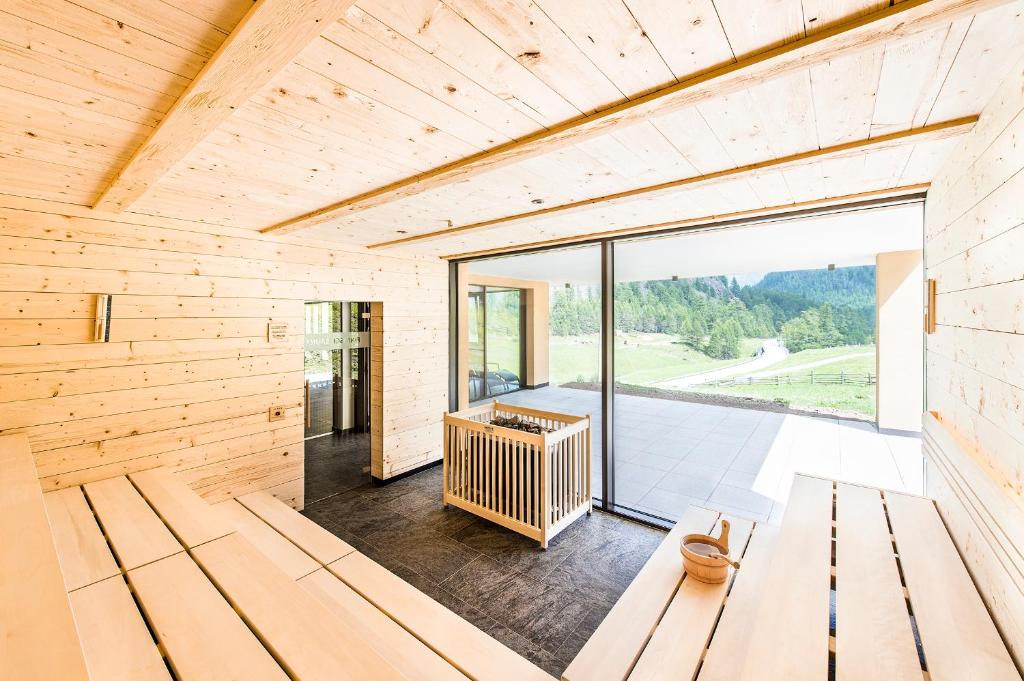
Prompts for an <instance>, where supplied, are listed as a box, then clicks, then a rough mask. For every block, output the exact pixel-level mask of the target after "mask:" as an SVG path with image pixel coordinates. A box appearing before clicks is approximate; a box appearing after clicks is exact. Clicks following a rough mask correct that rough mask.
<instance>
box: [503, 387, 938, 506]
mask: <svg viewBox="0 0 1024 681" xmlns="http://www.w3.org/2000/svg"><path fill="white" fill-rule="evenodd" d="M498 399H499V401H501V402H505V403H508V404H519V405H523V406H530V407H534V408H537V409H544V410H547V411H555V412H564V413H581V414H584V413H589V414H597V415H598V416H596V417H595V418H594V434H593V436H592V439H591V447H592V452H593V457H594V459H593V473H592V478H591V484H592V485H593V489H594V490H597V492H595V494H596V495H597V496H600V491H599V490H601V478H602V470H601V461H602V457H601V438H600V431H601V420H600V416H599V415H600V411H601V409H600V401H601V396H600V394H599V393H597V392H593V391H589V390H576V389H572V388H560V387H546V388H540V389H538V390H534V391H524V392H517V393H512V394H509V395H505V396H503V397H501V398H498ZM617 400H618V401H619V404H617V405H616V411H617V416H618V417H619V418H622V419H623V420H625V421H628V425H626V426H622V427H620V430H619V431H618V437H620V438H621V441H620V442H619V443H616V462H615V487H614V494H615V496H614V503H615V504H616V505H618V506H622V507H624V508H626V509H630V510H633V511H638V512H639V513H642V514H646V515H649V516H652V517H653V518H656V519H663V520H667V521H670V522H675V521H677V520H678V519H679V518H680V517H681V516H682V514H683V513H684V512H685V511H686V509H687V508H688V507H689V506H690V505H692V504H697V505H699V506H704V507H707V508H713V509H716V510H719V511H722V512H727V513H732V514H735V515H738V516H741V517H745V518H751V519H754V520H761V521H768V522H773V523H778V522H780V521H781V519H782V515H783V512H784V511H785V507H786V501H787V499H788V498H789V490H790V485H791V484H792V480H793V475H794V474H796V473H805V474H810V475H815V476H819V477H822V478H828V479H831V480H843V481H847V482H854V483H858V484H863V485H869V486H871V487H881V488H884V489H891V490H897V491H903V492H909V493H911V494H920V493H921V492H922V491H923V489H924V485H923V471H924V461H923V458H922V454H921V439H920V437H919V436H915V435H893V434H885V433H880V432H878V429H877V428H876V427H875V426H874V425H873V424H870V423H867V422H863V421H854V420H849V419H836V418H829V417H827V416H809V415H797V414H781V413H773V412H766V411H759V410H756V409H742V408H738V407H723V406H718V405H710V404H696V403H690V402H683V401H676V400H665V399H657V398H650V397H635V396H630V395H623V396H619V397H618V398H617Z"/></svg>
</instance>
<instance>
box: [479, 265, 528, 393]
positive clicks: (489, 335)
mask: <svg viewBox="0 0 1024 681" xmlns="http://www.w3.org/2000/svg"><path fill="white" fill-rule="evenodd" d="M523 303H524V301H523V295H522V291H521V290H520V289H517V288H507V287H498V286H479V285H471V286H469V307H468V315H467V316H468V329H467V330H468V348H467V349H468V353H469V401H470V402H475V401H477V400H482V399H486V398H490V397H496V396H498V395H505V394H507V393H511V392H515V391H516V390H519V389H520V388H521V387H522V385H523V377H524V371H523V363H524V360H523V352H524V348H525V345H524V342H523V335H524V317H523V311H522V307H523Z"/></svg>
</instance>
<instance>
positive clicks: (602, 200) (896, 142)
mask: <svg viewBox="0 0 1024 681" xmlns="http://www.w3.org/2000/svg"><path fill="white" fill-rule="evenodd" d="M977 122H978V117H977V116H968V117H966V118H958V119H955V120H952V121H945V122H942V123H935V124H933V125H926V126H924V127H922V128H913V129H910V130H900V131H898V132H894V133H890V134H888V135H880V136H878V137H870V138H868V139H865V140H856V141H853V142H844V143H843V144H837V145H835V146H832V147H825V148H823V149H815V150H813V151H805V152H801V153H799V154H793V155H791V156H784V157H782V158H776V159H771V160H769V161H762V162H761V163H754V164H751V165H745V166H739V167H736V168H727V169H726V170H720V171H718V172H714V173H708V174H707V175H693V176H691V177H685V178H682V179H680V180H672V181H671V182H662V183H660V184H655V185H650V186H647V187H638V188H636V189H630V190H628V191H624V192H617V193H615V194H607V195H605V196H597V197H594V198H591V199H584V200H582V201H574V202H572V203H564V204H561V205H558V206H549V207H547V208H539V209H537V210H531V211H528V212H526V213H518V214H516V215H506V216H503V217H500V218H494V219H492V220H483V221H481V222H474V223H471V224H468V225H459V226H457V227H448V228H446V229H439V230H435V231H431V232H422V233H420V234H412V235H410V236H406V237H402V238H401V239H394V240H391V241H382V242H380V243H376V244H370V245H369V246H368V247H367V248H387V247H390V246H400V245H402V244H409V243H414V242H418V241H427V240H430V239H442V238H445V237H450V236H454V235H456V234H462V233H464V232H471V231H479V230H482V229H487V228H494V227H502V226H508V225H510V224H513V223H517V222H524V221H527V220H535V219H537V218H540V217H548V216H551V215H557V214H566V213H572V212H578V211H581V210H587V209H590V208H594V207H597V206H600V207H608V206H614V205H618V204H622V203H630V202H632V201H636V200H638V199H650V198H655V197H658V196H663V195H666V194H671V193H675V192H678V191H680V190H691V189H696V188H698V187H705V186H708V185H711V184H717V183H721V182H731V181H735V180H739V179H742V178H745V177H751V176H753V175H757V174H759V173H764V172H768V171H779V170H786V169H789V168H795V167H798V166H802V165H807V164H811V163H820V162H822V161H828V160H832V159H839V158H846V157H849V156H857V155H861V154H865V153H869V152H872V151H880V150H883V149H890V148H892V147H898V146H904V145H908V144H920V143H922V142H934V141H937V140H941V139H947V138H949V137H956V136H958V135H963V134H965V133H967V132H970V130H971V129H972V128H974V125H975V123H977Z"/></svg>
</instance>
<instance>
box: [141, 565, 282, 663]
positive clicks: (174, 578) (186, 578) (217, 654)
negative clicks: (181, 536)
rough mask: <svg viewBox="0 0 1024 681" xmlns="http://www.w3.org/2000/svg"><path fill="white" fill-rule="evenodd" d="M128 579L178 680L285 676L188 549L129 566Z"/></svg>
mask: <svg viewBox="0 0 1024 681" xmlns="http://www.w3.org/2000/svg"><path fill="white" fill-rule="evenodd" d="M128 581H129V582H130V583H131V585H132V588H133V589H134V590H135V593H136V594H137V595H138V597H139V602H140V604H141V606H142V609H143V612H145V614H146V617H147V619H149V621H150V622H151V623H152V625H153V629H154V631H155V633H156V637H157V640H159V641H160V644H161V645H162V646H163V648H164V652H165V654H166V655H167V660H168V662H169V663H170V665H171V668H172V669H173V670H174V673H175V676H177V677H178V678H179V679H181V680H182V681H193V680H195V681H223V680H224V679H245V680H246V681H288V676H287V675H286V674H285V673H284V671H283V670H282V669H281V667H280V666H278V664H277V662H275V661H274V658H273V657H271V656H270V653H268V652H267V650H266V648H264V647H263V645H262V644H261V643H260V642H259V640H258V639H257V638H256V637H255V636H254V635H253V633H252V631H250V630H249V627H247V626H246V624H245V622H243V621H242V620H241V619H240V618H239V617H238V613H236V612H235V611H234V610H233V609H232V608H231V605H229V604H228V602H227V601H225V600H224V598H223V596H221V595H220V593H218V592H217V589H216V587H214V586H213V584H211V583H210V580H208V579H207V578H206V575H204V574H203V571H202V570H200V569H199V566H197V565H196V564H195V563H194V562H193V561H192V559H191V558H190V557H189V556H188V554H186V553H179V554H177V555H174V556H171V557H170V558H164V559H162V560H159V561H157V562H155V563H149V564H148V565H144V566H142V567H140V568H137V569H135V570H132V571H130V572H129V573H128Z"/></svg>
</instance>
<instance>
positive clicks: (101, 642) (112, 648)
mask: <svg viewBox="0 0 1024 681" xmlns="http://www.w3.org/2000/svg"><path fill="white" fill-rule="evenodd" d="M70 598H71V607H72V609H73V610H74V613H75V622H76V623H77V624H78V631H79V636H80V637H81V639H82V650H83V651H84V653H85V662H86V665H87V666H88V668H89V674H90V675H91V677H92V678H93V679H103V681H170V678H171V676H170V674H168V673H167V667H166V666H165V665H164V659H163V657H162V656H161V655H160V651H159V649H158V648H157V647H156V644H154V642H153V639H152V637H150V635H149V629H147V628H146V623H145V621H144V620H143V619H142V615H141V614H140V613H139V610H138V608H137V607H136V605H135V599H133V598H132V594H131V592H130V591H129V590H128V585H127V584H125V582H124V578H123V577H121V575H117V576H116V577H110V578H108V579H105V580H103V581H101V582H96V583H93V584H90V585H88V586H85V587H82V588H81V589H78V590H77V591H74V592H72V593H71V595H70Z"/></svg>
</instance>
